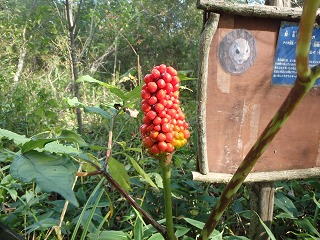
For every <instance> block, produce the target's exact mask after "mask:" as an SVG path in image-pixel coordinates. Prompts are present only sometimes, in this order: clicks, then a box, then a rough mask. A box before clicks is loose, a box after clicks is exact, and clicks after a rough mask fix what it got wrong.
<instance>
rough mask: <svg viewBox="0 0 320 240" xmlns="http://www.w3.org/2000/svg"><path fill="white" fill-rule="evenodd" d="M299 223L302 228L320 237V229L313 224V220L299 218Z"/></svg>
mask: <svg viewBox="0 0 320 240" xmlns="http://www.w3.org/2000/svg"><path fill="white" fill-rule="evenodd" d="M297 224H298V225H299V226H300V227H301V228H302V229H305V230H306V231H308V232H309V233H311V234H313V235H316V236H318V237H320V233H319V232H318V230H317V229H316V228H315V227H314V226H313V225H312V224H311V222H310V221H309V220H308V219H306V218H303V219H299V220H298V221H297Z"/></svg>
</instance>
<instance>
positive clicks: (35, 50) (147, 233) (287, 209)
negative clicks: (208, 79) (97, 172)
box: [0, 0, 320, 239]
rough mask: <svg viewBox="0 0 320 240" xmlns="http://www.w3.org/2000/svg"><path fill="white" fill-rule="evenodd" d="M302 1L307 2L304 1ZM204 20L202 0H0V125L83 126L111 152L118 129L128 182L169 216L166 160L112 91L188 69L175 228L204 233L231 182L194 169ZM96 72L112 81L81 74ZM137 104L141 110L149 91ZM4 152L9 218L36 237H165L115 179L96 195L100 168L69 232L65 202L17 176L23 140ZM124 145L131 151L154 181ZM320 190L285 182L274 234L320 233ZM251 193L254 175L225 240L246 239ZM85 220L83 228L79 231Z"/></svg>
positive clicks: (147, 204)
mask: <svg viewBox="0 0 320 240" xmlns="http://www.w3.org/2000/svg"><path fill="white" fill-rule="evenodd" d="M234 2H236V1H234ZM237 2H241V3H250V4H254V3H255V4H263V3H264V2H263V1H248V2H247V1H237ZM292 4H293V6H294V7H301V3H299V2H297V1H292ZM66 6H69V9H68V8H66ZM201 30H202V11H200V10H197V9H196V3H195V1H194V0H162V1H146V0H115V1H106V0H74V1H62V0H61V1H60V0H41V1H38V0H24V1H19V0H1V1H0V42H1V51H0V59H1V60H0V128H1V129H6V130H9V131H12V132H15V133H18V134H21V135H24V136H26V137H33V136H38V137H39V136H42V137H44V136H45V137H52V136H57V135H59V134H60V133H61V132H63V131H64V130H68V131H74V132H76V131H78V133H79V134H81V136H82V138H83V139H84V140H85V141H86V142H87V143H90V145H92V146H99V147H96V149H90V151H92V152H91V153H92V155H95V157H96V158H97V159H99V158H103V156H104V155H105V149H106V147H107V143H108V136H109V130H110V128H112V129H113V136H114V145H113V146H112V151H113V154H114V155H113V156H114V159H115V161H116V162H117V164H119V165H117V166H120V168H123V169H124V170H125V172H126V173H121V174H124V175H125V177H128V178H129V181H128V184H129V187H128V191H130V193H131V194H132V195H133V196H135V197H136V198H137V199H138V200H139V201H140V204H141V205H143V207H144V208H145V209H147V210H148V211H149V212H150V213H151V214H152V215H153V216H156V217H157V218H158V219H162V218H163V217H164V215H163V208H162V206H163V204H162V201H163V200H162V193H161V191H159V190H157V189H158V188H159V189H161V177H160V174H159V169H158V166H157V163H156V162H155V160H153V159H152V158H150V157H148V156H147V155H146V154H145V152H144V150H143V148H142V145H141V136H140V133H139V126H140V123H141V117H139V115H138V118H133V117H132V116H130V115H129V114H125V113H122V114H119V116H117V119H116V121H113V120H114V118H113V114H114V112H115V110H116V106H117V104H121V98H119V96H117V94H113V93H114V91H112V89H113V90H114V89H120V90H122V91H123V92H130V91H131V90H133V89H134V88H135V87H137V86H139V85H141V83H142V80H143V76H144V75H145V74H146V73H148V72H149V71H150V70H151V69H152V68H153V67H154V66H155V65H158V64H160V63H165V64H167V65H170V66H173V67H175V68H176V69H178V71H180V72H181V73H183V77H182V79H183V80H184V81H182V84H181V85H182V88H181V105H182V107H183V108H184V111H185V112H186V115H187V120H188V122H189V124H190V129H191V133H192V136H191V139H190V141H189V142H188V144H187V145H186V146H185V147H184V148H182V149H181V150H180V151H179V152H177V154H175V156H174V167H173V172H172V179H173V183H172V188H173V194H174V195H173V196H174V199H173V201H174V209H175V212H174V215H175V216H176V218H175V227H176V229H177V231H179V234H180V236H181V239H195V236H196V235H197V233H198V231H199V228H201V227H202V224H203V222H205V220H206V218H207V216H208V214H209V213H210V209H211V208H212V206H213V205H214V204H215V202H216V201H217V198H218V196H219V195H220V193H221V190H222V189H223V185H221V184H206V183H199V182H194V181H192V177H191V171H193V170H195V168H196V134H195V132H196V128H197V122H196V95H197V92H196V91H197V67H198V66H197V64H198V53H199V48H198V47H199V46H198V45H199V39H200V34H201ZM88 75H89V76H90V77H92V78H94V79H97V80H99V81H102V82H104V83H107V84H108V87H107V88H104V87H102V86H101V85H99V84H92V83H89V82H88V81H84V82H82V83H78V82H76V80H77V79H78V78H80V77H82V76H88ZM112 86H113V87H114V88H112ZM110 89H111V90H110ZM130 108H131V109H136V110H138V111H140V109H139V99H137V101H136V102H134V101H133V102H132V103H131V105H130ZM79 125H80V128H79ZM0 150H1V151H0V164H1V165H0V183H1V185H0V203H1V207H2V209H1V214H0V221H1V222H3V223H5V224H7V225H9V226H10V227H11V228H13V229H15V230H16V231H17V232H18V233H20V234H21V235H23V236H24V237H25V238H26V239H56V238H57V237H59V234H58V233H60V236H63V238H64V239H72V238H76V239H80V238H82V236H86V237H89V238H94V237H95V236H96V235H95V234H96V233H97V231H98V230H99V231H104V232H105V233H106V234H108V236H111V235H110V234H118V235H116V236H117V237H118V238H113V239H131V238H132V239H161V236H159V234H157V233H155V232H154V231H151V230H150V227H149V228H148V227H147V225H144V224H143V221H142V220H141V218H140V216H139V214H138V213H137V212H135V211H134V210H133V208H131V207H130V206H129V205H128V204H127V203H126V201H125V200H124V199H123V198H122V197H121V196H120V195H119V194H118V193H117V192H116V191H115V190H114V189H113V188H112V187H110V186H109V185H108V184H106V185H105V191H104V193H105V194H104V195H99V198H98V194H97V195H92V192H93V190H94V189H95V187H96V185H97V184H98V182H99V180H100V179H99V178H98V177H91V178H89V177H88V178H85V177H84V178H81V179H79V180H78V181H77V184H76V186H75V190H74V191H75V193H76V197H77V199H78V201H79V205H80V207H79V208H75V207H73V206H71V205H69V207H68V208H67V210H66V213H65V214H64V215H63V224H62V225H61V226H59V227H60V230H59V231H56V230H55V231H56V232H54V231H53V230H54V229H56V228H54V227H55V226H58V225H59V223H60V219H61V216H62V215H61V212H62V209H64V200H63V199H61V196H59V195H57V194H54V193H45V192H42V191H41V190H40V189H39V188H38V187H37V186H36V184H33V183H24V182H21V181H18V180H16V179H15V178H13V177H12V176H11V174H10V171H9V166H10V164H11V163H12V161H13V158H14V153H15V152H18V151H19V150H20V146H19V145H17V144H16V142H14V141H12V140H10V139H7V138H3V139H2V140H1V145H0ZM122 152H129V153H130V154H131V155H130V156H131V157H132V158H134V160H135V161H134V162H135V163H138V164H139V165H140V166H141V168H142V173H145V174H147V175H148V176H149V177H150V181H152V183H153V184H155V187H154V186H152V184H151V185H150V182H149V181H146V180H145V178H143V177H142V176H141V172H139V171H137V169H136V167H134V164H133V162H132V159H130V156H128V155H127V156H125V155H123V154H120V153H122ZM119 177H120V178H123V177H124V176H123V175H120V176H119ZM319 188H320V186H319V181H318V180H317V179H308V180H300V181H297V180H296V181H287V182H278V183H276V195H275V196H276V199H275V212H274V216H275V217H274V223H273V225H272V230H273V232H274V235H275V236H276V239H290V238H292V239H297V238H301V239H316V238H317V237H320V234H319V232H318V229H319V221H320V220H319V216H318V214H319V206H320V204H319V202H318V201H317V199H319V198H320V194H319V193H318V192H317V191H316V189H319ZM249 192H250V185H245V186H244V187H243V188H242V189H241V191H240V193H238V198H236V199H235V200H234V202H233V204H232V205H231V206H230V207H229V209H228V211H227V212H226V215H225V217H224V218H223V219H222V221H221V222H220V224H219V226H218V228H217V232H215V234H216V236H217V239H221V238H222V235H223V238H224V239H247V238H246V237H244V236H248V231H249V230H248V229H249V222H250V206H249V195H250V194H249ZM95 194H96V193H95ZM88 199H89V200H90V201H89V200H88ZM97 199H98V200H97ZM94 200H96V201H94ZM96 202H97V203H98V205H95V204H94V203H96ZM91 214H92V216H91ZM83 216H86V218H85V217H83ZM88 216H91V218H90V217H89V218H88ZM86 219H89V220H86ZM101 223H102V224H101ZM76 226H80V227H79V231H78V232H77V233H76V234H74V233H73V230H74V229H75V227H76ZM84 233H85V234H84ZM138 233H139V234H138ZM77 234H78V235H77ZM90 234H91V235H90ZM179 234H178V235H179ZM80 236H81V237H80ZM120 236H121V238H120ZM137 236H140V237H139V238H138V237H137ZM241 236H242V237H241ZM218 237H219V238H218ZM106 239H107V238H106ZM111 239H112V238H111Z"/></svg>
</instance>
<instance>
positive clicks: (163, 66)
mask: <svg viewBox="0 0 320 240" xmlns="http://www.w3.org/2000/svg"><path fill="white" fill-rule="evenodd" d="M166 69H167V66H166V65H165V64H161V65H160V66H159V67H158V70H159V72H160V73H165V71H166Z"/></svg>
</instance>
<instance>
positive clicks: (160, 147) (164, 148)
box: [158, 142, 167, 152]
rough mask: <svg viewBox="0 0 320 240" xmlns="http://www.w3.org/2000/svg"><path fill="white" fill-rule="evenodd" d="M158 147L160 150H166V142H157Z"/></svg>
mask: <svg viewBox="0 0 320 240" xmlns="http://www.w3.org/2000/svg"><path fill="white" fill-rule="evenodd" d="M158 148H159V150H160V152H164V151H166V150H167V143H166V142H159V143H158Z"/></svg>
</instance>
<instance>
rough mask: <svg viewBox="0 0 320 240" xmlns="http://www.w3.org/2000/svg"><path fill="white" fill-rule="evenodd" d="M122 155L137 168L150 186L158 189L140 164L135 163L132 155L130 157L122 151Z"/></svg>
mask: <svg viewBox="0 0 320 240" xmlns="http://www.w3.org/2000/svg"><path fill="white" fill-rule="evenodd" d="M122 154H123V155H124V156H126V157H127V158H129V160H130V162H131V164H132V166H133V167H134V168H135V169H136V170H137V172H138V173H139V174H140V176H141V177H142V178H143V179H144V180H146V182H147V183H149V184H150V185H151V186H152V187H154V188H156V189H158V187H157V185H156V184H155V183H154V182H153V181H152V180H151V178H150V177H149V175H148V174H147V173H146V172H145V171H144V170H143V169H142V168H141V167H140V165H139V164H138V163H137V161H136V160H134V158H133V157H131V156H130V155H129V154H126V153H122Z"/></svg>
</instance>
